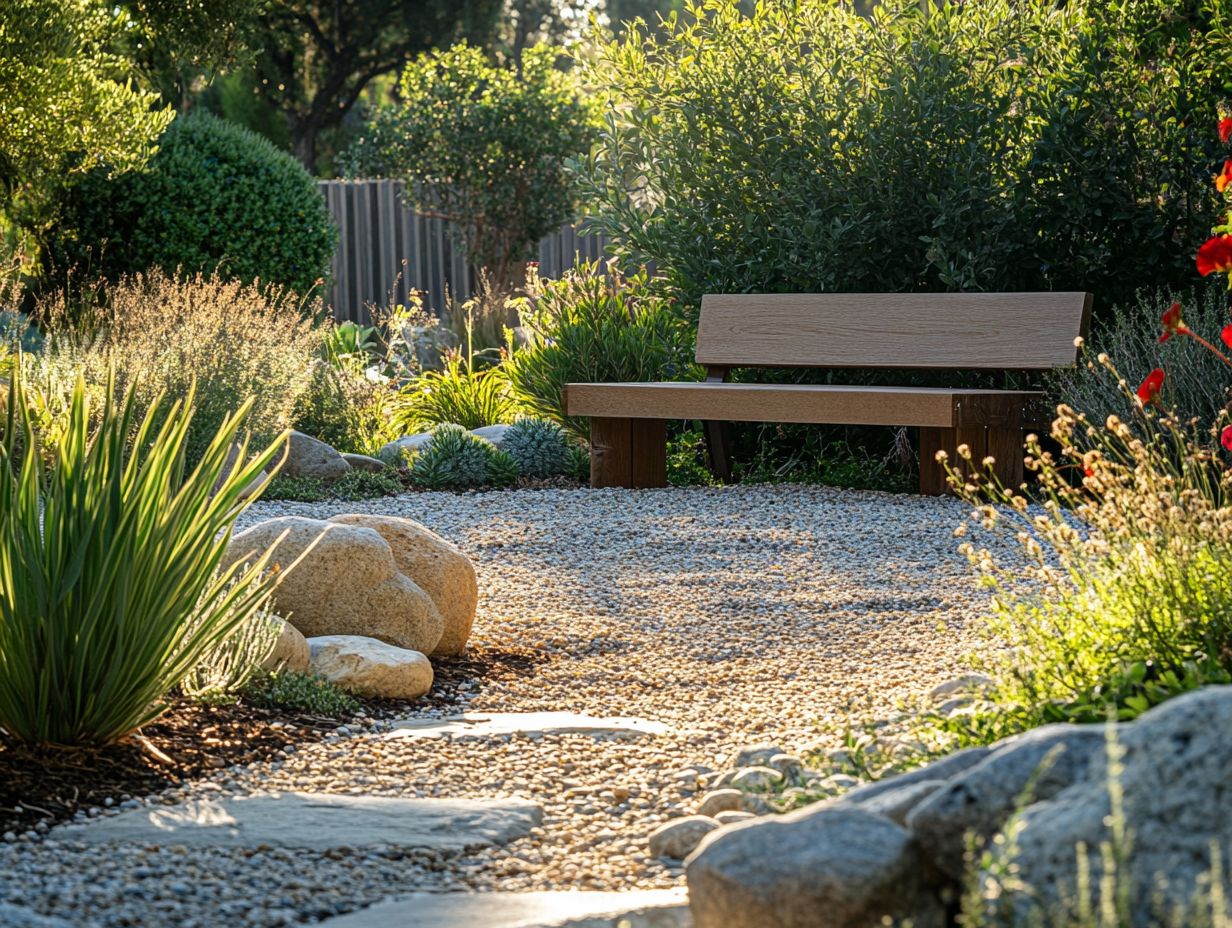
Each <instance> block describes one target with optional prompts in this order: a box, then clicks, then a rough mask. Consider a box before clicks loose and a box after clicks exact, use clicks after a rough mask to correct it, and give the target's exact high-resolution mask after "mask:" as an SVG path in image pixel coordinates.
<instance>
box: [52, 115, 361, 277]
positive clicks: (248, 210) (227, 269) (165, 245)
mask: <svg viewBox="0 0 1232 928" xmlns="http://www.w3.org/2000/svg"><path fill="white" fill-rule="evenodd" d="M158 146H159V147H158V152H157V153H156V154H155V155H154V157H153V158H152V159H151V160H150V162H149V163H148V164H147V165H146V167H144V168H142V169H140V170H136V171H130V172H128V173H125V174H119V175H115V176H108V172H107V171H106V170H103V169H99V170H95V171H92V172H90V173H89V174H87V175H85V176H84V177H83V178H82V179H81V180H80V181H79V182H78V183H75V184H74V185H72V186H71V187H69V188H67V189H66V190H65V191H64V193H63V194H62V195H61V196H60V198H59V202H58V204H57V205H58V209H57V212H56V216H57V220H56V223H55V224H54V226H53V227H52V228H51V230H50V232H49V233H48V235H47V237H46V239H45V242H44V245H45V247H44V259H45V263H46V267H47V270H48V271H49V273H51V274H53V275H55V278H56V279H58V280H63V279H64V278H65V277H66V276H69V275H80V276H84V277H87V278H92V277H95V276H102V277H105V278H107V279H109V280H115V279H117V278H119V277H120V276H122V275H125V274H131V273H135V272H140V271H145V270H147V269H149V268H154V267H157V268H162V269H163V270H165V271H167V272H169V273H174V272H176V271H177V270H179V271H182V272H184V273H189V274H194V273H197V272H203V273H207V274H209V273H213V272H214V271H215V270H217V271H218V272H219V273H220V274H221V275H224V276H226V277H232V278H238V279H239V280H242V281H243V282H245V283H250V282H252V281H253V280H256V279H259V280H261V281H262V282H264V283H273V284H279V285H282V286H285V287H289V288H291V289H293V290H295V291H296V292H298V293H301V294H305V293H307V292H309V291H310V290H311V289H312V288H313V287H314V285H315V284H316V282H317V281H318V280H321V279H323V278H324V277H326V276H327V274H328V272H329V263H330V259H331V258H332V256H333V253H334V248H335V246H336V245H337V241H338V232H337V230H336V229H335V228H334V225H333V222H332V220H331V219H330V216H329V211H328V210H327V209H326V207H325V200H324V198H323V197H322V196H321V194H320V193H319V192H318V190H317V187H316V182H315V181H314V180H313V178H312V177H311V175H309V173H308V172H307V171H305V170H304V168H303V167H302V166H301V165H300V164H299V162H297V161H296V160H295V159H294V158H292V157H291V156H290V155H288V154H286V153H285V152H281V151H279V150H278V149H276V148H275V147H274V146H273V145H271V144H270V143H269V142H268V141H267V140H266V139H264V138H262V137H261V136H259V135H257V134H256V133H254V132H250V131H249V130H247V129H245V128H243V127H242V126H238V125H235V124H234V123H228V122H224V121H223V120H220V119H217V118H216V117H214V116H210V115H209V114H207V113H194V114H193V115H191V116H186V117H185V116H181V117H179V118H177V119H176V120H175V121H174V122H173V123H172V124H171V125H170V127H169V128H168V129H167V131H166V132H165V133H163V136H162V138H161V139H160V140H159V143H158Z"/></svg>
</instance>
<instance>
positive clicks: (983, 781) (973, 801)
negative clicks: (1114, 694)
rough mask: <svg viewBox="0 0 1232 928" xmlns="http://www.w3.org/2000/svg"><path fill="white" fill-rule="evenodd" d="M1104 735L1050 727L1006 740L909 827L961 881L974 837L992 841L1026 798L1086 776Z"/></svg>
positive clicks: (939, 792)
mask: <svg viewBox="0 0 1232 928" xmlns="http://www.w3.org/2000/svg"><path fill="white" fill-rule="evenodd" d="M1104 739H1105V734H1104V730H1103V728H1102V727H1101V726H1091V725H1046V726H1044V727H1043V728H1037V729H1035V730H1034V731H1031V732H1028V733H1026V734H1025V735H1021V736H1019V737H1017V738H1012V739H1010V740H1009V741H1006V742H1003V743H1002V744H1001V745H1000V746H998V747H997V749H996V750H994V751H993V752H992V753H990V754H989V755H988V756H987V757H985V758H984V759H983V760H982V761H980V762H979V763H978V764H976V765H975V766H974V767H970V768H968V769H967V770H965V771H963V772H962V773H960V774H958V775H957V776H956V777H954V778H952V779H951V780H950V781H949V782H948V783H946V784H945V785H944V786H942V787H941V788H939V789H936V790H935V791H933V792H932V794H931V795H930V796H928V798H927V799H924V800H923V801H922V802H920V803H919V805H917V806H915V808H913V809H912V810H911V812H910V813H909V814H908V816H907V820H906V821H907V827H908V828H910V829H911V831H912V832H913V833H914V834H915V836H916V839H917V840H918V841H919V842H920V845H921V847H923V849H924V851H925V853H926V854H928V856H929V858H930V859H931V860H932V861H933V862H934V863H935V864H936V865H937V866H938V867H940V868H941V869H942V870H944V871H945V872H946V873H948V874H949V875H950V876H951V877H953V878H954V879H956V880H960V879H962V877H963V874H964V873H965V871H966V866H967V865H966V861H965V857H966V853H967V847H968V843H969V841H970V839H972V838H974V839H975V841H976V842H977V844H981V845H982V844H986V843H987V842H988V840H989V839H990V838H992V836H993V835H995V834H996V833H997V832H999V831H1000V830H1001V829H1002V828H1003V827H1004V826H1005V823H1006V822H1007V821H1009V818H1010V816H1011V815H1013V814H1014V812H1015V810H1017V809H1018V808H1019V806H1020V805H1021V803H1022V802H1023V801H1024V799H1027V800H1029V799H1035V800H1040V799H1047V798H1049V797H1051V796H1055V795H1056V794H1057V793H1059V792H1060V791H1061V790H1063V789H1064V788H1065V787H1067V786H1069V785H1070V784H1071V783H1074V782H1075V781H1077V780H1082V779H1085V777H1086V774H1087V771H1088V768H1089V766H1090V764H1091V761H1092V758H1093V756H1094V755H1095V754H1097V753H1098V752H1099V751H1101V750H1102V749H1103V746H1104ZM926 769H927V768H926ZM917 782H918V781H917Z"/></svg>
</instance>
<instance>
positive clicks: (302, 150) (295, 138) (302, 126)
mask: <svg viewBox="0 0 1232 928" xmlns="http://www.w3.org/2000/svg"><path fill="white" fill-rule="evenodd" d="M287 122H288V124H289V125H288V129H289V131H290V135H291V153H292V154H293V155H295V157H296V159H297V160H298V161H299V163H300V164H302V165H303V166H304V167H305V168H307V169H308V173H309V174H312V175H313V176H314V177H315V176H316V173H317V130H318V129H319V127H318V126H317V124H316V121H315V120H314V119H312V118H311V117H309V118H308V119H298V118H296V117H294V116H292V117H291V118H289V119H288V120H287Z"/></svg>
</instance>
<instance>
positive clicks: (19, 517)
mask: <svg viewBox="0 0 1232 928" xmlns="http://www.w3.org/2000/svg"><path fill="white" fill-rule="evenodd" d="M135 383H136V382H135V381H134V386H130V388H129V389H128V390H127V391H126V392H125V394H124V396H123V397H119V396H117V395H116V387H115V377H114V375H112V376H111V377H110V378H108V382H107V387H106V390H105V392H104V394H103V397H102V404H103V408H102V410H101V411H92V410H91V408H90V406H91V402H90V400H89V399H88V398H87V391H86V385H85V382H84V380H83V379H82V378H80V377H78V379H77V382H76V385H75V386H74V388H73V390H72V391H71V395H70V396H69V398H68V403H67V406H64V407H54V405H53V407H52V408H53V410H54V413H53V414H54V415H55V416H57V417H58V418H59V419H60V421H59V422H58V423H57V424H56V427H55V428H54V429H51V430H47V431H43V430H40V429H39V428H36V425H35V422H34V417H35V415H36V414H37V413H38V411H39V410H46V409H48V401H47V398H45V397H41V396H39V395H38V394H37V393H30V392H28V390H27V388H26V386H25V384H24V383H23V382H22V379H21V374H20V369H18V370H17V371H15V372H14V373H13V375H12V377H11V379H10V381H9V384H8V390H7V393H6V394H5V396H4V405H5V406H6V407H7V408H6V415H5V417H4V419H3V428H4V434H3V437H2V438H0V730H2V731H3V734H4V735H5V736H6V737H8V738H10V739H14V740H17V741H21V742H26V743H29V744H50V745H102V744H108V743H111V742H115V741H118V740H120V739H121V738H124V737H125V736H126V735H128V734H130V733H132V732H133V731H135V730H136V729H138V728H140V727H141V726H142V725H145V724H146V723H148V722H151V721H153V720H154V719H155V718H157V717H158V716H159V715H160V714H161V713H162V712H163V711H164V710H165V709H166V708H167V695H168V694H169V693H170V692H172V690H174V689H175V688H176V687H178V686H179V685H180V684H181V683H182V682H183V681H184V679H185V677H186V676H187V675H188V674H189V673H190V672H191V671H192V670H193V668H194V667H195V666H196V665H197V663H198V662H199V661H200V660H201V658H202V656H203V655H205V654H207V653H208V652H210V651H211V650H212V649H213V648H215V647H217V646H218V645H219V644H220V643H221V642H222V641H224V640H225V639H226V638H228V637H229V636H230V635H232V634H233V633H234V632H235V631H236V630H237V629H239V628H240V627H241V626H242V625H244V624H245V623H246V622H248V621H249V620H250V619H251V618H252V617H253V615H254V614H256V613H257V612H258V611H259V610H260V609H261V607H262V606H263V605H264V604H265V603H266V601H267V600H268V597H269V593H270V590H271V587H272V584H273V582H274V580H273V578H267V577H263V576H262V572H263V570H264V567H265V563H264V559H262V560H259V561H258V562H256V563H254V564H251V565H248V566H247V567H245V566H242V565H236V566H233V567H231V568H228V569H226V570H218V566H219V563H220V561H221V559H222V554H223V551H224V549H225V548H226V546H227V542H228V541H229V539H230V534H231V527H232V525H233V524H234V522H235V519H236V517H237V516H238V515H239V514H240V513H241V512H242V511H243V510H244V509H245V508H246V507H247V505H248V501H250V500H251V499H252V498H254V496H255V495H254V496H246V494H245V491H246V490H247V489H248V488H249V487H250V485H251V484H252V483H253V481H255V480H258V479H260V476H261V472H262V471H263V470H264V468H265V467H266V466H267V465H268V464H270V463H271V461H272V459H273V457H274V455H275V453H276V451H277V448H278V444H279V443H278V442H275V443H274V444H273V445H271V446H270V447H269V448H268V449H267V450H266V451H265V452H263V453H261V454H258V455H256V456H255V457H254V458H253V460H251V461H249V462H247V463H243V462H244V461H246V460H247V450H248V449H247V441H246V440H245V441H243V442H241V443H240V445H239V448H240V453H239V456H238V458H237V460H238V461H239V462H240V463H238V464H234V465H233V464H232V462H231V461H230V460H229V451H230V450H231V448H232V446H233V443H235V442H236V437H237V433H238V432H239V430H240V426H241V424H242V423H243V422H244V418H245V416H246V415H247V413H248V410H249V407H250V403H244V404H243V406H241V408H240V409H239V410H238V411H237V412H235V413H234V414H232V415H230V416H227V417H226V418H225V419H224V420H223V422H222V425H221V427H220V428H219V429H218V431H217V433H216V434H215V435H214V437H213V439H212V440H211V441H210V442H209V443H208V445H207V446H206V447H205V449H204V452H203V454H202V455H201V458H200V461H199V463H198V464H197V465H196V466H195V467H194V468H193V469H192V470H191V471H189V472H186V467H185V447H186V441H185V440H186V438H187V436H188V434H189V430H190V426H191V424H192V419H193V412H192V404H193V399H194V397H195V389H194V388H190V389H189V391H188V394H187V397H186V399H185V400H184V401H183V402H174V403H171V404H170V405H168V404H167V403H166V402H165V398H164V397H162V396H158V397H155V398H154V399H153V400H152V401H150V402H148V403H145V402H142V401H141V400H139V399H138V387H137V386H136V385H135ZM139 402H141V403H142V406H143V407H144V408H145V413H144V415H141V416H139V415H138V413H137V409H138V403H139ZM44 414H45V413H44ZM91 422H94V423H95V424H94V425H93V426H92V425H91ZM43 434H47V435H54V436H55V437H54V439H53V440H52V441H51V443H50V444H49V445H46V446H45V445H42V444H40V435H43Z"/></svg>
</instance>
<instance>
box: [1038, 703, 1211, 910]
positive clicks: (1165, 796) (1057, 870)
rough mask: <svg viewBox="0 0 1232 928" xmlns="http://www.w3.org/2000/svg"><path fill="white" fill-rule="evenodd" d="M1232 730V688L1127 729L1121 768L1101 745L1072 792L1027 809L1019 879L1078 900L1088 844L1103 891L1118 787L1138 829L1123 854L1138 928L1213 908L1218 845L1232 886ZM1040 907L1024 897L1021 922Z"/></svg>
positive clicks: (1128, 822) (1045, 896)
mask: <svg viewBox="0 0 1232 928" xmlns="http://www.w3.org/2000/svg"><path fill="white" fill-rule="evenodd" d="M1229 732H1232V686H1217V687H1208V688H1206V689H1203V690H1198V691H1196V692H1193V693H1188V694H1186V695H1184V696H1180V697H1177V698H1176V699H1173V700H1171V701H1170V702H1167V703H1164V704H1163V705H1162V706H1159V707H1157V708H1155V709H1152V710H1151V711H1150V712H1147V713H1145V714H1144V715H1142V716H1140V717H1139V719H1138V720H1137V721H1136V722H1133V723H1130V724H1125V725H1120V726H1118V727H1117V731H1116V732H1115V737H1114V740H1113V744H1114V745H1115V747H1114V751H1116V752H1118V753H1123V756H1122V757H1121V759H1120V767H1121V769H1120V771H1119V772H1117V771H1116V767H1115V764H1110V763H1109V759H1108V751H1107V749H1106V748H1105V747H1103V746H1101V747H1100V748H1099V749H1097V750H1096V751H1095V752H1094V753H1093V756H1092V758H1091V762H1090V764H1089V765H1088V767H1087V768H1086V769H1085V770H1084V771H1083V774H1084V775H1083V776H1082V777H1080V778H1078V779H1077V780H1076V782H1074V783H1073V784H1072V785H1070V786H1069V788H1067V789H1065V790H1062V791H1060V792H1057V793H1055V794H1054V795H1052V796H1051V797H1049V798H1047V799H1046V800H1044V801H1039V802H1035V803H1034V804H1032V805H1030V806H1029V807H1028V808H1026V809H1025V810H1024V811H1023V813H1022V817H1021V820H1020V823H1021V831H1020V832H1019V833H1018V836H1017V845H1018V846H1017V850H1016V853H1015V855H1014V860H1015V863H1016V866H1017V868H1018V874H1017V875H1018V877H1019V878H1021V879H1022V880H1023V881H1024V882H1026V883H1027V884H1028V885H1029V886H1031V887H1032V889H1033V890H1034V893H1033V894H1031V895H1033V896H1034V897H1035V899H1037V900H1038V901H1039V903H1042V904H1044V905H1056V904H1057V903H1058V900H1060V899H1065V898H1072V897H1073V895H1074V893H1075V891H1076V884H1075V875H1076V873H1077V872H1078V861H1079V851H1078V846H1079V844H1080V843H1081V844H1083V845H1085V847H1086V848H1087V853H1086V858H1087V866H1089V867H1090V874H1091V875H1090V885H1092V886H1095V887H1098V886H1099V885H1100V879H1101V877H1102V875H1103V867H1104V860H1103V858H1102V857H1101V854H1100V851H1099V848H1100V845H1101V844H1103V843H1106V842H1111V841H1112V840H1113V837H1114V835H1113V831H1112V828H1111V824H1112V823H1111V820H1110V818H1111V815H1112V804H1111V802H1110V800H1109V784H1111V783H1114V782H1115V783H1116V784H1117V785H1118V787H1119V789H1120V792H1121V797H1122V800H1121V805H1122V809H1123V814H1124V822H1123V824H1124V826H1125V828H1126V829H1127V830H1128V831H1129V832H1130V833H1131V840H1130V843H1129V845H1128V847H1126V848H1121V849H1120V850H1124V851H1128V862H1127V864H1126V865H1125V866H1124V867H1123V868H1122V872H1120V873H1119V874H1118V879H1119V880H1120V881H1121V885H1122V886H1124V885H1125V884H1126V882H1128V885H1129V888H1130V898H1129V902H1130V905H1129V910H1130V912H1132V913H1133V916H1132V917H1133V921H1134V923H1135V924H1136V925H1139V926H1142V928H1146V926H1155V925H1160V924H1164V923H1165V921H1166V918H1165V917H1164V915H1165V913H1171V912H1172V911H1174V910H1181V909H1188V908H1189V907H1191V906H1195V905H1196V906H1198V907H1199V908H1200V907H1202V906H1203V905H1204V901H1203V899H1202V887H1203V885H1204V884H1207V885H1209V877H1210V875H1211V873H1212V846H1214V845H1217V846H1218V847H1219V848H1220V853H1221V857H1222V871H1223V872H1222V873H1221V874H1220V876H1221V879H1222V881H1223V885H1224V886H1227V885H1229V881H1232V853H1230V851H1232V803H1230V802H1229V801H1228V771H1229V770H1232V738H1229V737H1228V733H1229ZM1101 734H1103V733H1102V732H1101ZM1114 761H1115V757H1114ZM1032 908H1033V906H1032V900H1031V899H1023V900H1021V901H1020V904H1019V905H1018V908H1017V910H1016V912H1015V914H1016V916H1017V920H1018V921H1019V923H1024V922H1025V921H1027V920H1028V919H1030V918H1031V917H1033V916H1034V915H1036V914H1038V913H1037V912H1033V911H1032ZM1207 912H1208V914H1209V909H1208V910H1207ZM1198 923H1200V920H1199V921H1195V922H1194V924H1198Z"/></svg>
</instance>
